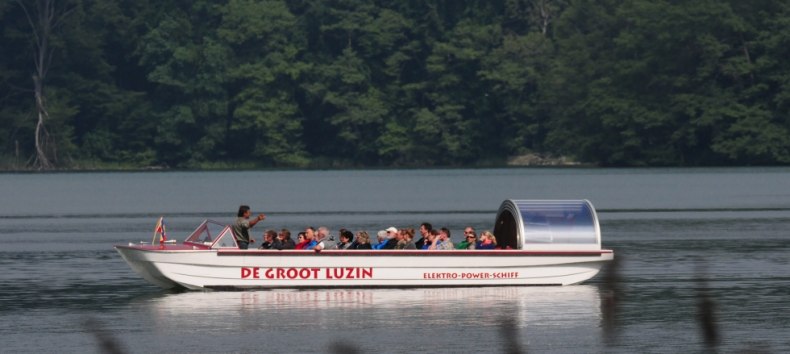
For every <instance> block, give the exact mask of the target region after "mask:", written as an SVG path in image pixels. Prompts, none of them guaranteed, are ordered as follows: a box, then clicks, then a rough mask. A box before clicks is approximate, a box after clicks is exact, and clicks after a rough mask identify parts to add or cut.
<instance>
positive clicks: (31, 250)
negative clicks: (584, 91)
mask: <svg viewBox="0 0 790 354" xmlns="http://www.w3.org/2000/svg"><path fill="white" fill-rule="evenodd" d="M508 198H513V199H581V198H586V199H589V200H590V201H592V203H593V204H594V205H595V206H596V208H597V210H598V212H599V217H600V219H601V229H602V233H603V243H604V246H605V247H606V248H612V249H615V251H616V253H615V257H617V259H618V260H619V262H618V266H617V267H616V272H617V274H619V277H616V278H614V279H616V280H617V281H615V282H610V281H607V280H606V279H609V278H607V277H606V276H604V274H600V275H599V276H597V277H596V278H594V279H592V280H591V281H588V282H586V283H584V284H582V285H576V286H568V287H502V288H452V289H375V290H374V289H370V290H368V289H336V290H301V291H289V290H277V291H247V292H173V291H165V290H161V289H159V288H157V287H154V286H152V285H149V284H148V283H146V282H145V281H144V280H143V279H142V278H140V277H139V276H137V275H136V274H135V273H133V272H132V271H131V269H130V268H129V267H128V266H127V265H126V263H125V262H124V261H123V260H122V259H121V257H120V256H119V255H118V254H117V253H116V252H115V251H114V250H113V248H112V245H113V244H125V243H127V242H130V241H132V242H137V241H141V240H144V241H148V240H150V238H151V235H152V233H151V231H152V229H153V225H154V223H155V222H156V219H157V218H158V217H159V216H162V215H163V216H164V217H165V219H166V221H167V223H168V230H169V235H170V237H171V238H177V239H183V238H184V237H185V236H186V235H187V234H188V233H189V232H191V231H192V230H193V229H194V227H196V226H197V224H198V223H200V222H201V221H202V220H203V219H205V218H212V219H215V220H218V221H223V222H230V221H232V220H233V219H234V215H235V212H236V210H237V208H238V206H239V204H249V205H251V206H252V208H253V212H264V213H266V214H267V216H268V217H267V219H266V220H265V221H264V223H263V224H261V225H264V226H257V227H256V228H255V229H254V230H255V236H256V238H258V239H260V233H261V232H262V231H264V230H265V229H266V228H282V227H286V228H289V229H291V230H301V229H303V228H304V227H305V226H309V225H313V226H321V225H325V226H328V227H329V228H330V229H332V230H337V229H339V228H340V227H346V228H349V229H352V230H368V231H376V230H379V229H383V228H385V227H388V226H391V225H393V226H396V227H407V226H412V227H417V226H419V223H420V222H422V221H429V222H431V223H433V225H434V226H437V227H441V226H447V227H449V228H450V229H451V230H452V231H453V233H454V234H455V235H459V234H460V231H461V230H462V228H463V227H464V226H466V225H472V226H474V227H476V228H477V229H478V230H484V229H490V228H491V227H492V225H493V222H494V218H495V216H496V211H497V209H498V207H499V204H500V203H501V202H502V200H504V199H508ZM0 201H1V202H0V244H2V246H0V267H1V268H2V271H0V343H2V347H0V352H8V353H18V352H74V353H89V352H102V351H111V350H120V351H122V352H128V353H148V352H170V353H194V352H204V353H212V352H273V353H275V352H279V353H292V352H338V353H352V352H380V351H383V352H408V353H413V352H423V353H434V352H505V351H507V350H510V349H520V350H522V351H525V352H533V353H534V352H557V353H579V352H592V353H602V352H607V353H608V352H622V353H634V352H668V353H670V352H671V353H675V352H705V351H709V350H713V351H721V352H740V351H749V350H750V351H757V352H774V353H781V352H790V339H788V338H790V336H788V332H789V331H788V328H790V169H787V168H734V169H474V170H375V171H369V170H366V171H258V172H146V173H65V174H0ZM455 238H456V239H457V236H456V237H455ZM609 274H611V273H609ZM612 294H614V295H612ZM703 295H705V296H707V298H708V299H710V300H711V301H712V304H713V306H712V311H709V312H707V313H708V314H712V316H713V318H714V320H713V321H711V322H704V321H700V320H699V317H698V313H699V311H700V310H699V309H700V308H701V307H700V306H698V304H699V303H700V302H701V301H702V299H703V297H702V296H703ZM612 296H614V298H615V299H616V300H617V301H616V302H612V301H610V299H612V298H613V297H612ZM701 323H713V324H714V326H713V328H714V329H715V330H716V333H717V335H718V341H716V342H706V341H705V340H704V339H703V338H704V337H703V334H702V333H703V332H702V330H701ZM706 343H712V344H706Z"/></svg>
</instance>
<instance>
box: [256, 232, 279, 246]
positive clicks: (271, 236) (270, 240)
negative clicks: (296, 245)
mask: <svg viewBox="0 0 790 354" xmlns="http://www.w3.org/2000/svg"><path fill="white" fill-rule="evenodd" d="M276 238H277V232H276V231H274V230H266V232H264V233H263V242H261V245H260V247H258V249H261V250H268V249H271V248H272V246H273V245H274V240H275V239H276Z"/></svg>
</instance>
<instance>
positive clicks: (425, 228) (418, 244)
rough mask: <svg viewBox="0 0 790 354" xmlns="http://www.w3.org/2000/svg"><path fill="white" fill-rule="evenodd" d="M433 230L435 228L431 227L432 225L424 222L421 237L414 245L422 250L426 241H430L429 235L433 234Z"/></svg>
mask: <svg viewBox="0 0 790 354" xmlns="http://www.w3.org/2000/svg"><path fill="white" fill-rule="evenodd" d="M431 230H433V226H431V223H429V222H424V223H422V224H420V236H421V237H420V239H419V240H417V242H416V243H415V244H414V245H415V246H416V247H417V249H420V250H421V249H423V248H422V246H424V245H425V241H426V240H427V239H428V235H430V234H431Z"/></svg>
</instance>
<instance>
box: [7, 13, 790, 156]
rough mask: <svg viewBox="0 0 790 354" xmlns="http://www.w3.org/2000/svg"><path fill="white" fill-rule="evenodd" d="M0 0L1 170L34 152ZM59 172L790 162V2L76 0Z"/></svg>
mask: <svg viewBox="0 0 790 354" xmlns="http://www.w3.org/2000/svg"><path fill="white" fill-rule="evenodd" d="M36 1H41V0H27V1H25V0H22V1H10V0H5V1H2V2H0V19H1V21H2V22H0V166H2V167H4V168H24V166H27V165H28V164H29V163H30V160H31V156H33V154H34V152H35V146H34V144H35V143H34V129H35V125H36V117H35V107H36V106H35V99H34V95H33V81H32V79H31V76H32V75H33V71H34V67H33V59H32V58H33V55H34V53H33V50H34V46H33V43H34V37H33V35H34V34H33V32H32V31H31V24H30V23H29V22H28V20H27V17H26V15H25V12H24V7H25V6H23V5H26V7H27V8H28V9H33V10H35V3H36ZM56 9H57V10H58V11H61V13H62V14H64V18H63V21H62V23H61V24H60V25H59V27H57V28H56V29H55V30H54V31H53V33H52V38H51V42H50V45H51V48H52V58H51V66H50V70H49V72H48V76H47V78H46V82H45V92H44V93H45V98H46V103H47V105H48V107H49V108H48V109H49V115H50V117H49V120H48V121H47V130H48V132H49V133H50V139H51V144H54V146H55V147H56V149H54V153H56V154H57V155H58V156H57V159H55V161H58V163H59V166H60V167H61V168H80V167H86V166H88V167H90V166H94V167H96V166H98V167H100V168H101V167H107V166H116V167H145V166H167V167H174V168H199V167H232V166H249V167H311V166H313V167H316V166H320V167H349V166H468V165H485V164H498V163H503V162H504V161H505V159H506V158H507V157H509V156H516V155H522V154H528V153H536V154H543V155H552V156H568V157H571V158H573V159H575V160H577V161H581V162H586V163H592V164H598V165H603V166H643V165H650V166H675V165H680V166H697V165H781V164H788V163H790V64H788V63H789V62H790V2H788V1H786V0H753V1H735V0H731V1H725V0H715V1H714V0H694V1H691V0H689V1H664V0H616V1H610V0H602V1H572V0H480V1H458V0H419V1H412V0H405V1H381V0H379V1H364V0H287V1H286V0H283V1H278V0H264V1H252V0H229V1H206V0H190V1H180V0H94V1H89V0H63V1H57V5H56Z"/></svg>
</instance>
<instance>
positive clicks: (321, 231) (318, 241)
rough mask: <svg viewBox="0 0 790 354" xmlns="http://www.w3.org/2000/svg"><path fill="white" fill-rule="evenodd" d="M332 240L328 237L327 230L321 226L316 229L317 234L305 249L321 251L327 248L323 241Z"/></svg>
mask: <svg viewBox="0 0 790 354" xmlns="http://www.w3.org/2000/svg"><path fill="white" fill-rule="evenodd" d="M331 239H332V238H331V237H330V236H329V228H327V227H326V226H321V227H319V228H318V232H316V233H315V238H314V239H313V241H311V242H310V243H309V244H307V247H306V248H305V249H308V250H316V251H321V250H324V249H326V248H327V243H326V242H324V241H328V240H331Z"/></svg>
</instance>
